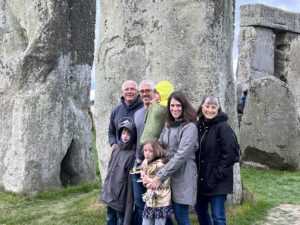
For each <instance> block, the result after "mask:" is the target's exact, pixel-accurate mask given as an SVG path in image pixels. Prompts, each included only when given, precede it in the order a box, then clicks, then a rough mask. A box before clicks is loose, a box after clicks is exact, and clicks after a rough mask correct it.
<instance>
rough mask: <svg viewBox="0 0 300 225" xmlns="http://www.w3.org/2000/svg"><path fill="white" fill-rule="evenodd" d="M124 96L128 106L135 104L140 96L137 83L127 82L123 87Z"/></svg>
mask: <svg viewBox="0 0 300 225" xmlns="http://www.w3.org/2000/svg"><path fill="white" fill-rule="evenodd" d="M122 95H123V97H124V100H125V103H126V104H127V105H129V104H132V103H134V102H135V100H136V98H137V96H138V91H137V85H136V83H134V82H133V81H127V82H125V83H124V84H123V87H122Z"/></svg>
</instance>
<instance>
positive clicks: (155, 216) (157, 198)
mask: <svg viewBox="0 0 300 225" xmlns="http://www.w3.org/2000/svg"><path fill="white" fill-rule="evenodd" d="M143 151H144V156H145V159H144V161H143V163H142V170H141V178H142V182H143V184H144V185H145V186H146V188H147V192H146V193H145V194H144V195H143V200H144V202H145V203H146V205H145V209H144V212H143V225H164V224H165V223H166V219H167V218H168V217H171V215H172V214H173V209H172V206H171V188H170V179H167V180H165V181H164V182H163V183H162V184H161V185H160V187H159V188H157V189H155V190H153V189H151V188H149V187H148V183H149V182H150V181H152V177H153V176H155V174H156V173H157V171H159V170H160V169H161V168H162V167H163V166H164V165H165V164H164V161H163V158H164V157H165V150H164V149H163V148H162V147H161V145H160V144H159V142H158V141H157V139H148V140H146V141H145V142H144V144H143Z"/></svg>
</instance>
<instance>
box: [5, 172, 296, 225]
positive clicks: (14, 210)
mask: <svg viewBox="0 0 300 225" xmlns="http://www.w3.org/2000/svg"><path fill="white" fill-rule="evenodd" d="M242 180H243V185H244V186H245V187H246V189H247V191H246V192H247V193H248V195H246V200H245V202H244V203H243V204H242V205H241V206H238V207H236V208H228V209H227V212H228V224H229V225H251V224H255V223H256V222H257V221H264V218H265V217H266V214H267V212H268V210H269V209H270V208H272V207H275V206H277V205H279V204H283V203H289V204H297V205H300V195H299V193H300V185H299V183H300V172H280V171H273V170H255V169H242ZM99 190H100V181H94V182H91V183H85V184H82V185H79V186H76V187H68V188H64V189H61V190H58V191H52V192H45V193H41V194H39V195H38V196H35V197H28V196H18V195H14V194H9V193H4V192H3V191H0V224H6V225H12V224H17V225H19V224H31V225H35V224H45V225H52V224H53V225H54V224H61V225H67V224H72V225H73V224H81V225H84V224H91V225H92V224H100V225H102V224H103V225H104V224H105V207H104V206H102V205H100V204H99V203H98V197H99ZM251 193H252V194H251ZM247 196H248V197H247ZM191 217H192V221H193V224H197V222H196V218H195V215H191Z"/></svg>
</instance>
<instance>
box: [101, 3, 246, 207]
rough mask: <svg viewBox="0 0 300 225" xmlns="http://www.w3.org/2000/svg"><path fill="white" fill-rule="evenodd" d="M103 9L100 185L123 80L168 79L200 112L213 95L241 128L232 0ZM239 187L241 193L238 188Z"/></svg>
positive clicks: (105, 6)
mask: <svg viewBox="0 0 300 225" xmlns="http://www.w3.org/2000/svg"><path fill="white" fill-rule="evenodd" d="M101 7H102V8H101V19H100V21H101V24H100V34H101V35H100V41H99V43H98V47H97V55H96V59H95V67H96V75H97V76H96V83H97V85H96V98H95V110H96V115H95V120H96V130H97V149H98V154H99V155H101V157H99V164H100V171H101V177H102V180H103V179H104V178H105V176H106V168H107V164H108V161H109V155H110V154H109V150H108V149H109V146H108V138H107V128H108V124H109V117H110V113H111V111H112V109H113V108H114V107H116V106H117V104H118V103H119V102H120V96H121V85H122V83H123V81H124V80H127V79H133V80H136V81H137V82H140V81H141V80H143V79H152V80H155V81H160V80H165V79H167V80H169V81H170V82H171V83H173V84H174V86H175V89H176V90H183V91H184V92H186V93H187V94H188V96H189V98H190V99H191V101H192V102H193V104H194V106H195V107H197V108H198V107H199V104H200V102H201V100H202V97H203V95H204V94H205V93H207V92H211V91H214V92H216V93H218V94H219V96H220V100H221V104H222V107H223V109H224V110H225V111H226V112H227V113H228V115H229V118H230V121H229V122H230V124H231V125H232V126H233V127H234V128H236V127H237V122H236V113H235V105H236V97H235V83H234V78H233V73H232V56H231V55H232V54H231V53H232V43H233V17H234V1H233V0H229V1H217V0H204V1H192V0H180V1H173V0H164V1H158V0H156V1H155V0H153V1H149V0H138V1H136V0H134V1H133V0H128V1H111V0H102V1H101ZM237 176H238V177H239V173H238V174H237ZM236 187H237V188H236V189H237V192H240V191H241V185H240V183H238V184H237V186H236ZM235 201H236V202H238V201H239V200H238V199H236V200H235Z"/></svg>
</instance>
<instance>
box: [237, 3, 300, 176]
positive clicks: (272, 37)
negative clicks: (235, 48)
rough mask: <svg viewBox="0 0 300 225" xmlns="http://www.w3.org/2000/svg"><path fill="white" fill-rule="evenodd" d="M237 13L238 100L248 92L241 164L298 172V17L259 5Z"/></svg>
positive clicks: (242, 8)
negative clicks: (261, 165)
mask: <svg viewBox="0 0 300 225" xmlns="http://www.w3.org/2000/svg"><path fill="white" fill-rule="evenodd" d="M241 10H242V12H241V21H243V22H241V34H240V36H239V62H238V71H237V80H238V82H237V85H238V87H237V90H238V92H237V96H240V93H241V92H242V91H243V90H244V89H250V93H249V94H248V100H247V102H246V107H245V111H244V115H243V118H242V125H241V129H240V131H241V134H240V140H241V149H242V151H243V152H244V156H243V160H249V161H253V162H257V163H263V164H265V165H266V166H269V167H270V168H277V169H290V170H299V169H300V159H299V158H300V143H299V134H300V127H299V116H300V114H299V113H300V89H299V87H300V77H299V74H300V66H299V57H300V34H298V33H297V32H299V24H300V14H299V13H298V14H297V13H290V12H286V11H283V10H280V9H276V8H271V7H268V6H264V5H245V6H242V7H241ZM253 37H254V38H253Z"/></svg>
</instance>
